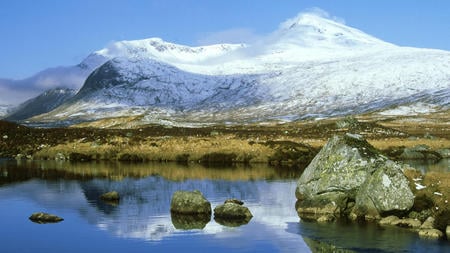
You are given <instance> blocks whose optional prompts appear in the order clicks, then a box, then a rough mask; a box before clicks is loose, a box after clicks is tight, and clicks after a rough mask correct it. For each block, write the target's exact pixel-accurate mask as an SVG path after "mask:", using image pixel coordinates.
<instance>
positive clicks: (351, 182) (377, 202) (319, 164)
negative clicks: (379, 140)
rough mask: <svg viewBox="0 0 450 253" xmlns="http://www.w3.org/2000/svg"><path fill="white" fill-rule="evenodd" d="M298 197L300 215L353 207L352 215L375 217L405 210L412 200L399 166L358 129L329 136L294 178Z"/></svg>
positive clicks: (305, 216) (346, 210) (315, 215)
mask: <svg viewBox="0 0 450 253" xmlns="http://www.w3.org/2000/svg"><path fill="white" fill-rule="evenodd" d="M372 189H373V190H374V191H373V190H372ZM369 194H370V197H369ZM397 195H398V196H397ZM399 196H401V198H404V199H401V200H400V197H399ZM296 197H297V199H298V201H297V204H296V208H297V212H298V213H299V216H300V217H301V218H303V219H318V218H319V217H322V216H324V215H334V216H336V217H339V216H342V215H346V214H348V213H350V212H351V211H353V210H355V208H357V212H352V215H354V216H356V217H364V216H365V215H366V214H368V213H370V214H372V215H374V216H377V215H379V214H380V213H388V212H391V211H394V212H395V211H405V210H408V209H409V208H411V207H412V204H413V202H414V196H413V194H412V192H411V190H410V189H409V187H408V181H407V179H406V177H405V176H404V175H403V173H402V171H401V166H399V165H397V164H396V163H394V162H392V161H390V160H388V159H387V158H386V157H384V156H382V155H381V154H379V153H378V151H377V150H376V149H375V148H374V147H373V146H372V145H370V144H369V143H368V142H367V141H366V140H365V139H364V138H363V137H362V136H361V135H357V134H346V135H344V136H334V137H332V138H331V139H330V140H329V141H328V143H327V144H326V145H325V146H324V147H323V148H322V150H321V151H320V152H319V153H318V154H317V155H316V157H314V159H313V160H312V162H311V163H310V164H309V166H308V167H307V168H306V169H305V171H304V172H303V174H302V176H301V177H300V179H299V180H298V182H297V189H296ZM370 200H373V201H370ZM398 201H400V202H398Z"/></svg>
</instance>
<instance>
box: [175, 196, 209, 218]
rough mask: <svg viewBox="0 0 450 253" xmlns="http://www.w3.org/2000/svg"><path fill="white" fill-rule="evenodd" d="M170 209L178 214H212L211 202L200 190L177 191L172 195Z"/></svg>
mask: <svg viewBox="0 0 450 253" xmlns="http://www.w3.org/2000/svg"><path fill="white" fill-rule="evenodd" d="M170 211H171V212H172V213H177V214H189V215H191V214H211V203H210V202H209V201H208V200H206V198H205V197H204V196H203V194H202V193H201V192H200V191H197V190H195V191H192V192H190V191H176V192H175V193H174V194H173V196H172V201H171V203H170Z"/></svg>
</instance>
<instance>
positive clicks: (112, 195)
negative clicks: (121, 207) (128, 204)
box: [100, 191, 120, 201]
mask: <svg viewBox="0 0 450 253" xmlns="http://www.w3.org/2000/svg"><path fill="white" fill-rule="evenodd" d="M100 198H101V199H102V200H106V201H119V200H120V195H119V193H118V192H116V191H111V192H107V193H105V194H102V195H101V196H100Z"/></svg>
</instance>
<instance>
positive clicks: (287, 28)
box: [276, 12, 392, 47]
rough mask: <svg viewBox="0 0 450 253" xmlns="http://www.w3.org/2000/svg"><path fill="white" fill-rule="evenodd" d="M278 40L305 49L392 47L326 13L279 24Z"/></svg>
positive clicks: (310, 13) (306, 14)
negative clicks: (294, 43)
mask: <svg viewBox="0 0 450 253" xmlns="http://www.w3.org/2000/svg"><path fill="white" fill-rule="evenodd" d="M276 33H277V34H278V35H279V36H280V40H284V41H288V42H291V43H292V42H295V41H297V42H298V44H299V45H301V46H306V47H342V46H343V47H357V46H368V45H371V46H373V45H381V46H392V44H390V43H387V42H384V41H382V40H380V39H377V38H375V37H373V36H371V35H369V34H366V33H364V32H362V31H360V30H358V29H356V28H353V27H350V26H347V25H345V24H344V23H343V22H340V21H337V20H336V19H335V18H331V17H330V16H329V15H328V14H326V13H324V12H323V13H322V12H320V13H317V12H307V13H300V14H298V15H297V16H296V17H294V18H291V19H288V20H286V21H285V22H283V23H281V25H280V27H279V29H278V31H277V32H276Z"/></svg>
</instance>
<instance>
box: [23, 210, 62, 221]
mask: <svg viewBox="0 0 450 253" xmlns="http://www.w3.org/2000/svg"><path fill="white" fill-rule="evenodd" d="M29 219H30V220H31V221H33V222H36V223H40V224H45V223H56V222H60V221H63V220H64V219H63V218H61V217H58V216H56V215H53V214H49V213H43V212H39V213H33V214H32V215H31V216H30V217H29Z"/></svg>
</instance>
